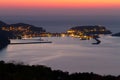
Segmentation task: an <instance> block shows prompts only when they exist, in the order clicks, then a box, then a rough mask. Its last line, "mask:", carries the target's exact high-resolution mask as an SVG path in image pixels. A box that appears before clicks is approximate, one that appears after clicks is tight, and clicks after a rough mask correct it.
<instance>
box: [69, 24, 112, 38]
mask: <svg viewBox="0 0 120 80" xmlns="http://www.w3.org/2000/svg"><path fill="white" fill-rule="evenodd" d="M67 33H68V34H69V35H71V36H73V37H79V38H81V39H90V38H93V37H94V36H96V37H99V35H101V34H102V35H106V34H111V33H112V32H111V31H110V30H108V29H106V27H104V26H99V25H95V26H76V27H72V28H70V29H69V30H68V31H67Z"/></svg>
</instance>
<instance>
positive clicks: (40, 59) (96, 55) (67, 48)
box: [0, 36, 120, 75]
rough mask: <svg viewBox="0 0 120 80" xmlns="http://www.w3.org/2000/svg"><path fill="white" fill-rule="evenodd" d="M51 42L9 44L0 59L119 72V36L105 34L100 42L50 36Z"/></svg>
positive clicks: (73, 69)
mask: <svg viewBox="0 0 120 80" xmlns="http://www.w3.org/2000/svg"><path fill="white" fill-rule="evenodd" d="M43 39H44V40H49V41H52V43H49V44H22V45H8V46H7V48H5V49H4V50H2V51H0V60H4V61H6V62H10V61H16V62H24V64H29V65H46V66H48V67H51V68H52V69H60V70H63V71H68V72H70V73H74V72H94V73H97V74H101V75H108V74H111V75H119V74H120V38H119V37H111V36H102V37H101V38H100V40H101V41H102V43H101V44H100V45H92V44H91V43H93V42H95V41H94V40H93V39H91V40H79V39H78V38H71V37H48V38H43Z"/></svg>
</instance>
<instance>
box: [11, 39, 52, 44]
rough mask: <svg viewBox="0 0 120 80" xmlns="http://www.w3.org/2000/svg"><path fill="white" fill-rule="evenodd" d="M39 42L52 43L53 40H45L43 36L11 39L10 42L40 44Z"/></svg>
mask: <svg viewBox="0 0 120 80" xmlns="http://www.w3.org/2000/svg"><path fill="white" fill-rule="evenodd" d="M39 43H52V41H48V40H43V39H41V38H40V39H36V38H27V39H24V38H23V39H10V44H39Z"/></svg>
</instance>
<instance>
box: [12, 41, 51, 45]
mask: <svg viewBox="0 0 120 80" xmlns="http://www.w3.org/2000/svg"><path fill="white" fill-rule="evenodd" d="M42 43H52V42H51V41H47V42H23V43H10V45H17V44H42Z"/></svg>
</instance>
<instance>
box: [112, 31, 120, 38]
mask: <svg viewBox="0 0 120 80" xmlns="http://www.w3.org/2000/svg"><path fill="white" fill-rule="evenodd" d="M112 36H117V37H120V32H119V33H115V34H112Z"/></svg>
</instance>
